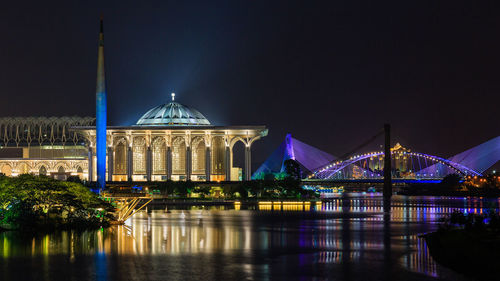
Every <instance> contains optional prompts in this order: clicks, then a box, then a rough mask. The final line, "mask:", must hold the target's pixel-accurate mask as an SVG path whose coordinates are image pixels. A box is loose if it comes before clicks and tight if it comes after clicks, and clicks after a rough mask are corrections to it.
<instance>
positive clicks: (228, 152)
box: [224, 146, 231, 181]
mask: <svg viewBox="0 0 500 281" xmlns="http://www.w3.org/2000/svg"><path fill="white" fill-rule="evenodd" d="M225 152H226V157H225V160H226V161H225V162H224V168H225V171H226V179H225V180H226V181H230V180H231V149H230V148H229V146H226V151H225Z"/></svg>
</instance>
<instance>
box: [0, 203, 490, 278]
mask: <svg viewBox="0 0 500 281" xmlns="http://www.w3.org/2000/svg"><path fill="white" fill-rule="evenodd" d="M498 206H499V201H498V200H486V199H471V200H464V199H463V198H430V197H422V198H412V199H408V198H405V197H397V196H396V197H395V198H394V200H393V202H392V212H391V214H390V216H386V217H385V218H384V215H383V206H382V200H381V198H376V197H361V198H348V199H334V200H332V201H329V202H323V203H322V204H315V203H309V202H307V203H296V204H291V203H287V204H281V203H264V204H259V205H258V207H256V209H259V210H252V208H251V207H250V208H246V207H245V206H237V208H236V209H233V208H230V209H229V210H226V208H223V207H219V208H209V209H205V208H198V209H196V208H194V209H190V210H173V211H171V212H168V213H167V212H165V211H163V210H154V211H150V212H149V213H148V212H140V213H138V214H137V215H135V216H134V217H133V218H132V219H130V220H128V221H127V223H126V225H123V226H115V227H110V228H108V229H101V230H96V231H86V232H82V233H76V232H73V231H62V232H57V233H53V234H47V235H38V236H35V237H23V236H20V235H19V234H17V233H14V232H6V233H1V234H0V255H1V256H2V258H3V265H2V267H1V268H2V271H3V276H4V277H6V278H4V280H10V277H13V276H14V275H16V274H23V272H20V271H21V269H19V270H16V269H15V266H16V265H15V264H16V263H15V262H14V261H17V260H22V261H25V262H26V264H25V265H24V266H26V267H28V268H29V271H30V272H31V273H30V274H32V275H30V276H32V277H33V279H37V278H34V276H40V275H38V273H40V274H41V276H45V277H46V278H44V279H42V280H57V279H61V280H62V277H59V276H57V275H53V274H55V273H53V269H54V267H58V266H60V264H62V266H64V264H67V265H68V267H71V266H72V264H83V265H87V267H88V268H89V269H88V271H83V272H80V274H83V275H82V276H83V277H85V274H88V276H94V275H93V274H97V277H99V276H100V277H101V278H100V279H101V280H107V278H108V277H110V280H111V279H113V280H114V279H117V280H120V279H121V280H126V279H127V278H125V277H130V276H129V275H127V274H124V275H123V276H125V277H120V276H118V277H117V276H115V275H113V274H115V273H112V272H109V270H108V266H109V267H113V268H120V270H121V271H124V272H127V271H128V270H130V268H129V267H128V266H127V265H126V263H125V262H123V264H121V261H120V259H113V258H111V257H115V256H118V257H122V258H123V259H125V258H126V259H132V261H130V263H132V264H135V263H137V262H138V259H139V257H148V260H149V259H152V261H151V262H150V263H149V265H148V266H146V265H143V267H140V268H139V269H140V270H138V269H137V268H135V271H134V272H133V273H130V274H132V277H134V278H135V277H137V278H139V277H140V276H142V274H145V273H146V272H147V271H148V270H151V266H152V265H151V264H156V262H154V260H155V259H157V260H158V261H159V262H157V263H159V264H162V266H165V267H166V268H169V267H168V262H173V261H172V260H175V259H173V258H176V257H181V258H184V257H186V256H188V257H190V258H191V259H194V262H195V263H196V261H197V259H204V261H203V265H205V263H207V261H206V260H205V259H207V257H208V259H210V260H211V259H212V258H213V259H214V260H211V261H210V260H209V261H208V263H209V266H211V267H214V268H215V271H217V270H218V269H220V270H221V271H224V270H225V269H226V268H227V267H228V266H231V269H230V271H229V273H221V274H227V275H226V276H220V277H221V278H222V277H224V278H226V279H233V277H234V276H240V277H242V279H245V278H257V279H262V278H272V277H276V276H278V277H282V276H283V274H284V275H285V276H286V275H287V274H302V275H304V276H305V278H306V279H309V278H310V277H311V276H323V277H331V276H332V274H333V275H335V276H336V277H337V278H338V279H340V280H348V279H353V280H354V278H355V276H357V275H358V274H361V275H360V276H363V274H365V273H368V272H375V273H376V272H379V273H380V274H381V275H380V276H377V274H374V275H373V276H369V277H367V276H365V277H366V278H367V279H370V278H374V279H376V278H383V279H387V278H389V279H390V278H393V277H391V275H390V274H389V272H393V271H394V270H397V271H398V272H401V273H400V274H403V276H404V274H411V272H417V273H421V274H425V275H421V276H420V275H418V276H420V277H421V279H425V278H427V277H426V276H429V277H440V278H444V279H450V280H457V278H458V277H457V276H455V275H454V274H453V273H451V272H449V271H448V270H445V269H443V268H442V267H440V266H438V265H436V263H435V262H434V261H433V260H432V258H431V257H430V254H429V251H428V249H427V246H426V245H425V241H424V240H423V239H421V238H419V237H418V234H421V233H425V232H429V231H433V230H435V229H436V228H437V220H438V219H439V218H441V217H442V216H443V215H445V214H448V213H451V212H453V211H454V210H466V211H468V212H474V213H481V212H484V211H485V210H486V209H485V208H494V209H497V211H498ZM249 209H250V210H249ZM221 256H222V257H225V256H227V257H229V258H228V259H224V260H225V262H224V264H222V262H218V261H217V257H219V258H220V257H221ZM44 257H45V258H44ZM55 257H57V258H55ZM86 257H92V258H86ZM134 257H136V258H134ZM165 257H166V259H165ZM168 257H170V258H168ZM40 258H42V260H41V261H42V262H41V263H38V262H35V261H40ZM169 260H170V261H169ZM30 261H31V262H30ZM160 261H161V262H160ZM262 261H266V262H265V263H264V264H263V262H262ZM200 263H201V260H200ZM228 263H229V264H230V265H228ZM146 264H148V263H146ZM200 266H202V265H201V264H200ZM338 266H340V267H338ZM23 268H24V267H23ZM84 268H85V267H84ZM291 268H294V269H291ZM394 268H395V269H394ZM294 270H298V271H299V272H298V273H294ZM167 271H168V270H167ZM167 271H166V272H165V273H167ZM337 271H338V272H342V274H341V275H337V274H336V273H335V272H337ZM155 272H156V271H155ZM159 272H160V271H158V272H157V274H160V273H159ZM165 273H161V274H165ZM66 274H70V273H66ZM134 274H137V276H134ZM168 274H169V276H170V277H175V276H176V275H175V274H180V275H179V276H177V277H182V275H184V274H186V273H179V272H178V271H174V272H172V271H168ZM172 274H173V275H172ZM293 276H295V275H292V277H293ZM0 277H1V275H0ZM159 277H161V276H160V275H159ZM196 277H202V276H196V275H193V279H196ZM295 277H297V276H295ZM134 278H132V279H134ZM399 278H401V275H400V276H399ZM0 279H2V278H0ZM83 279H85V278H83ZM97 279H99V278H97ZM152 279H155V278H152ZM209 279H210V278H209ZM138 280H140V278H139V279H138ZM416 280H418V278H417V279H416Z"/></svg>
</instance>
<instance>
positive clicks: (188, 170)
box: [186, 146, 193, 180]
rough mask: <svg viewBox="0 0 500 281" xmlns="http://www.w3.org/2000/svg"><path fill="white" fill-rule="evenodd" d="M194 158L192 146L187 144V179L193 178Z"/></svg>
mask: <svg viewBox="0 0 500 281" xmlns="http://www.w3.org/2000/svg"><path fill="white" fill-rule="evenodd" d="M192 164H193V163H192V160H191V147H190V146H186V180H191V167H192Z"/></svg>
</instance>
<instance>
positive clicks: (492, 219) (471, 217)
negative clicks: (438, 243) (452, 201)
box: [440, 209, 500, 234]
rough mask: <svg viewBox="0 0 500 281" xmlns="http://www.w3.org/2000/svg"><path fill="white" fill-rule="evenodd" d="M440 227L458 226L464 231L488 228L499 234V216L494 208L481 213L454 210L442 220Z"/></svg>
mask: <svg viewBox="0 0 500 281" xmlns="http://www.w3.org/2000/svg"><path fill="white" fill-rule="evenodd" d="M443 221H444V224H442V225H441V226H440V227H441V228H442V229H443V228H444V229H451V228H460V229H464V230H466V231H484V230H489V231H493V232H495V233H498V234H500V216H499V214H498V213H497V212H496V211H495V209H490V210H488V211H486V212H484V213H483V214H474V213H464V212H459V211H455V212H453V213H452V214H451V215H449V216H448V217H447V218H445V219H444V220H443Z"/></svg>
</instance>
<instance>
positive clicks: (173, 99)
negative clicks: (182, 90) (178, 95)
mask: <svg viewBox="0 0 500 281" xmlns="http://www.w3.org/2000/svg"><path fill="white" fill-rule="evenodd" d="M171 95H172V101H175V93H172V94H171Z"/></svg>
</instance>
